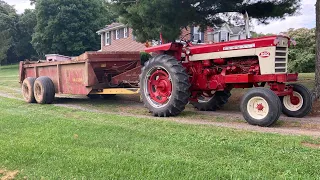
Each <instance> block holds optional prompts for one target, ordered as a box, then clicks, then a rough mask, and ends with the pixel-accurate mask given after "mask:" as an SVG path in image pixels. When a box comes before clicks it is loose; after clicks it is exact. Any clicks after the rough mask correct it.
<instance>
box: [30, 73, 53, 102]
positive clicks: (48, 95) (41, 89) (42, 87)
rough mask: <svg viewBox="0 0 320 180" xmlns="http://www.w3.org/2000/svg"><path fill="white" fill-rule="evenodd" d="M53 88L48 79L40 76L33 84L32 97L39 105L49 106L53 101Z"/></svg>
mask: <svg viewBox="0 0 320 180" xmlns="http://www.w3.org/2000/svg"><path fill="white" fill-rule="evenodd" d="M54 96H55V88H54V84H53V82H52V80H51V79H50V78H49V77H46V76H42V77H39V78H37V79H36V81H35V82H34V97H35V99H36V101H37V102H38V103H39V104H51V103H53V101H54Z"/></svg>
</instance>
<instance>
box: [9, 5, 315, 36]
mask: <svg viewBox="0 0 320 180" xmlns="http://www.w3.org/2000/svg"><path fill="white" fill-rule="evenodd" d="M4 1H6V2H7V3H8V4H10V5H14V6H15V8H16V9H17V12H18V13H23V11H24V9H27V8H33V6H31V5H30V2H29V0H4ZM315 3H316V0H302V9H301V10H300V14H299V15H297V16H292V17H286V18H285V20H277V21H272V22H270V24H268V25H257V24H255V27H254V31H256V32H258V33H265V34H266V33H275V34H278V33H280V32H284V31H286V30H288V29H289V28H295V29H296V28H303V27H305V28H314V27H315V24H316V20H315V6H314V5H315ZM249 16H250V14H249Z"/></svg>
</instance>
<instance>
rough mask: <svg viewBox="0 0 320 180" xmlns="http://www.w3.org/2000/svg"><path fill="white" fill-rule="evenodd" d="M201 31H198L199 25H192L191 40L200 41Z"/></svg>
mask: <svg viewBox="0 0 320 180" xmlns="http://www.w3.org/2000/svg"><path fill="white" fill-rule="evenodd" d="M202 36H203V35H202V33H201V31H200V28H199V27H194V28H193V41H199V40H200V41H201V39H202Z"/></svg>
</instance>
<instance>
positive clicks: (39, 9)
mask: <svg viewBox="0 0 320 180" xmlns="http://www.w3.org/2000/svg"><path fill="white" fill-rule="evenodd" d="M35 5H36V16H37V25H36V28H35V33H34V35H33V39H32V44H33V46H34V47H35V49H36V50H37V52H38V53H39V54H42V55H44V54H48V53H59V54H64V55H69V56H74V55H79V54H81V53H83V52H84V51H90V50H98V49H99V48H100V37H99V36H97V34H96V31H97V30H99V29H100V28H101V27H103V26H104V25H105V24H106V23H108V20H109V19H108V18H107V17H108V16H107V14H106V13H108V11H106V10H105V2H104V1H103V0H37V1H36V2H35Z"/></svg>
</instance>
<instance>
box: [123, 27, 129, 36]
mask: <svg viewBox="0 0 320 180" xmlns="http://www.w3.org/2000/svg"><path fill="white" fill-rule="evenodd" d="M123 37H124V38H127V37H128V28H127V27H125V28H123Z"/></svg>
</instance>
